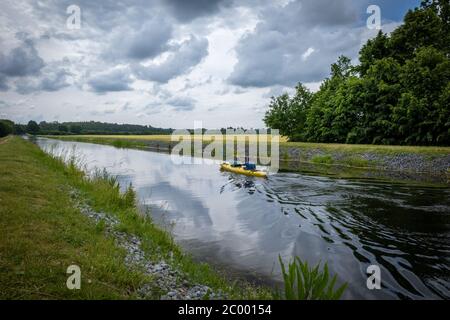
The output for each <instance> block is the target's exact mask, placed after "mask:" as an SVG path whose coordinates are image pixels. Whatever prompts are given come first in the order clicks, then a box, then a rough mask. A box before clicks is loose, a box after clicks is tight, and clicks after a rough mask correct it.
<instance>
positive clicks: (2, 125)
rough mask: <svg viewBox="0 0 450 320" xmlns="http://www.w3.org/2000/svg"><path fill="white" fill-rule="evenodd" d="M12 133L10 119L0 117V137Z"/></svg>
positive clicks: (12, 127)
mask: <svg viewBox="0 0 450 320" xmlns="http://www.w3.org/2000/svg"><path fill="white" fill-rule="evenodd" d="M12 133H14V122H12V121H11V120H6V119H0V137H6V136H7V135H9V134H12Z"/></svg>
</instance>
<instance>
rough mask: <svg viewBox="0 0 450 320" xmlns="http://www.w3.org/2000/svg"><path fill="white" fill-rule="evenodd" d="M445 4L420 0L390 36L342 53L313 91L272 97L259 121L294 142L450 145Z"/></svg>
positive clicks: (448, 6) (449, 38) (448, 8)
mask: <svg viewBox="0 0 450 320" xmlns="http://www.w3.org/2000/svg"><path fill="white" fill-rule="evenodd" d="M449 26H450V3H449V1H448V0H429V1H423V2H422V5H421V6H420V8H416V9H415V10H414V11H413V10H410V11H409V12H408V13H407V14H406V16H405V18H404V23H403V24H402V25H401V26H399V27H398V28H397V29H396V30H394V31H393V32H392V33H391V34H390V35H389V36H388V35H386V34H384V33H383V32H381V31H380V32H379V33H378V35H377V36H376V37H375V38H374V39H371V40H369V41H368V42H367V43H366V44H365V45H364V46H363V47H362V48H361V50H360V53H359V64H358V65H351V61H350V59H348V58H347V57H344V56H341V57H340V58H339V59H338V61H337V62H336V63H334V64H333V65H332V66H331V75H330V77H329V78H327V79H326V80H325V81H324V82H323V83H322V85H321V87H320V89H319V91H318V92H316V93H311V92H310V91H308V89H307V88H306V87H305V86H304V85H302V84H301V83H299V85H298V86H297V87H296V93H295V94H294V95H293V96H292V97H290V96H289V95H288V94H283V95H281V96H279V97H274V98H272V100H271V102H270V105H269V110H268V111H267V113H266V116H265V118H264V121H265V123H266V125H267V126H268V127H270V128H277V129H279V130H280V133H281V134H283V135H286V136H288V137H289V138H290V140H293V141H311V142H339V143H369V144H407V145H450V81H449V80H450V27H449Z"/></svg>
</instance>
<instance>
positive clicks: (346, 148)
mask: <svg viewBox="0 0 450 320" xmlns="http://www.w3.org/2000/svg"><path fill="white" fill-rule="evenodd" d="M54 138H58V139H60V138H63V139H67V140H72V139H87V140H89V139H107V140H112V139H114V140H116V139H123V140H142V141H162V142H169V141H170V140H171V135H71V136H54ZM242 139H243V137H242ZM256 139H257V135H250V141H255V140H256ZM203 140H204V141H210V140H211V136H208V135H204V136H203ZM238 140H240V138H239V137H238ZM280 146H282V147H296V148H300V149H321V150H324V151H329V152H333V151H339V152H349V153H351V152H355V153H364V152H374V153H383V154H397V153H419V154H427V155H450V147H426V146H384V145H366V144H339V143H310V142H289V141H288V139H287V137H280Z"/></svg>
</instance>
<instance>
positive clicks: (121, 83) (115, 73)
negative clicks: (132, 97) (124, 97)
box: [88, 69, 132, 93]
mask: <svg viewBox="0 0 450 320" xmlns="http://www.w3.org/2000/svg"><path fill="white" fill-rule="evenodd" d="M131 82H132V79H131V77H130V73H129V72H128V70H125V69H116V70H112V71H109V72H106V73H102V74H98V75H95V76H94V77H92V78H91V79H89V81H88V84H89V86H90V87H91V89H92V90H93V91H95V92H97V93H105V92H109V91H129V90H132V88H131V87H130V84H131Z"/></svg>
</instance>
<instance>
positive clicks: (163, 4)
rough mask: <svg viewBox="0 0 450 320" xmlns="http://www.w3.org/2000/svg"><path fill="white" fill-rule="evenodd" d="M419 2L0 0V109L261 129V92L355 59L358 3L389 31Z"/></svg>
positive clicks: (360, 29)
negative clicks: (376, 13) (375, 10)
mask: <svg viewBox="0 0 450 320" xmlns="http://www.w3.org/2000/svg"><path fill="white" fill-rule="evenodd" d="M419 2H420V1H419V0H398V1H389V0H279V1H277V0H189V1H186V0H147V1H145V0H115V1H110V0H104V1H92V0H78V1H77V0H69V1H66V0H48V1H46V0H22V1H17V0H3V1H2V10H1V12H0V48H1V51H0V118H9V119H12V120H14V121H16V122H22V123H26V122H28V120H30V119H33V120H36V121H42V120H45V121H60V122H61V121H88V120H96V121H105V122H118V123H137V124H150V125H153V126H157V127H172V128H186V127H193V123H194V121H196V120H197V121H202V122H203V125H204V127H206V128H217V127H224V126H244V127H263V122H262V117H263V115H264V111H265V110H266V107H267V104H268V102H269V100H270V96H272V95H278V94H280V93H282V92H285V91H286V92H292V88H293V87H294V86H295V84H296V83H297V82H299V81H301V82H303V83H304V84H306V85H307V86H308V87H309V88H310V89H311V90H317V88H318V86H319V85H320V82H321V81H322V80H323V79H324V78H325V77H327V76H328V73H329V68H330V64H331V63H333V62H334V61H336V59H337V57H338V56H339V55H342V54H344V55H347V56H348V57H350V58H352V59H353V61H355V62H356V61H357V60H356V59H357V53H358V51H359V48H360V47H361V45H362V44H363V43H364V42H365V41H366V40H367V39H368V38H370V37H373V36H374V35H376V32H377V30H374V29H369V28H368V27H367V23H366V21H367V19H368V17H369V16H370V14H368V13H367V8H368V6H369V5H378V6H379V7H380V9H381V18H382V25H381V26H382V29H383V30H384V31H385V32H390V31H392V30H393V29H394V28H395V27H396V26H398V25H399V23H400V22H401V21H402V18H403V16H404V14H405V13H406V11H407V10H408V9H409V8H414V7H415V6H417V5H418V3H419ZM71 5H76V6H78V8H80V12H81V15H80V28H76V27H77V25H76V23H77V20H73V19H72V18H73V17H75V16H74V15H73V11H71V8H69V7H70V6H71ZM68 8H69V9H70V10H69V13H68ZM68 22H69V23H68ZM74 27H75V28H74Z"/></svg>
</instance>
